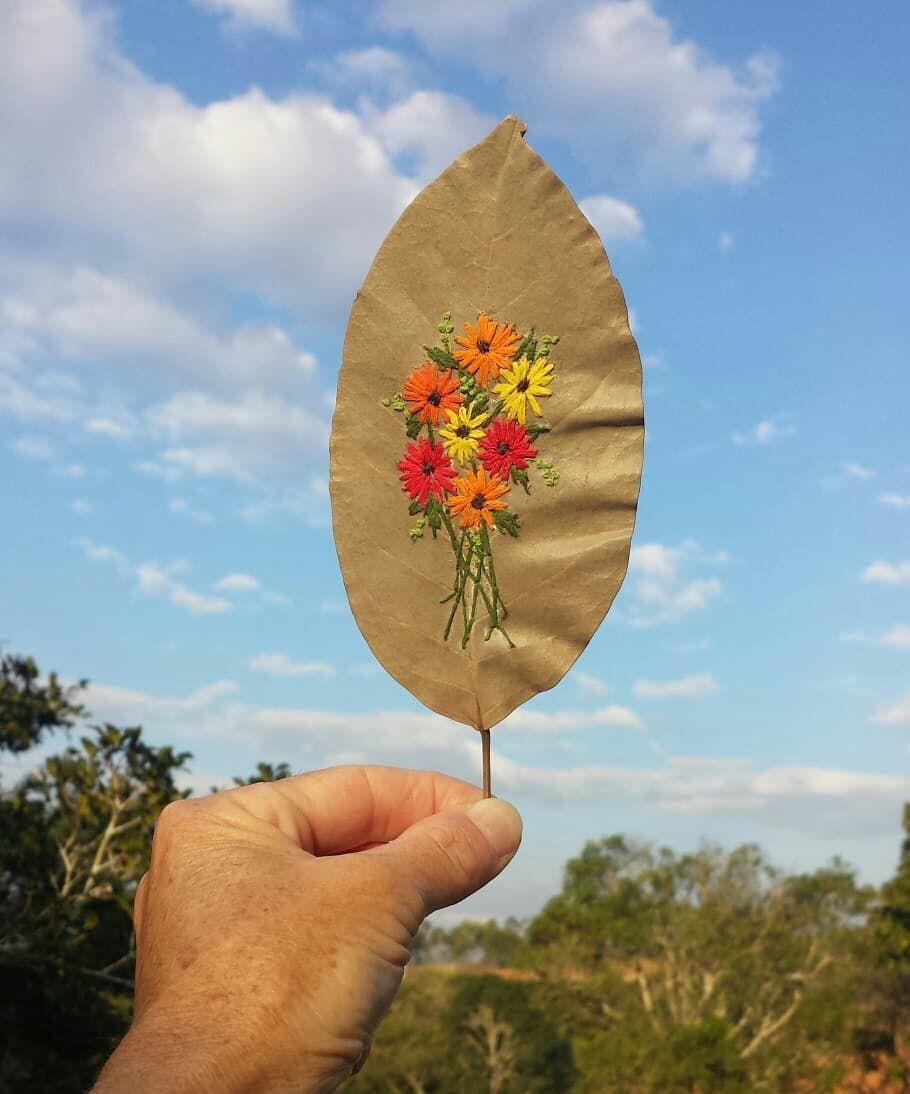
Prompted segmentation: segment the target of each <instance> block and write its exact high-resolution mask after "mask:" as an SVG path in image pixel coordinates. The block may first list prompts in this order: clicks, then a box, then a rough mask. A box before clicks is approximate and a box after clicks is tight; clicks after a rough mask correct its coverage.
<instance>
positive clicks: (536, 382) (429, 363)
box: [382, 312, 559, 649]
mask: <svg viewBox="0 0 910 1094" xmlns="http://www.w3.org/2000/svg"><path fill="white" fill-rule="evenodd" d="M437 329H438V331H439V342H440V345H437V346H424V347H423V349H424V353H425V355H426V359H425V360H424V362H423V364H421V365H420V366H419V368H416V369H414V370H413V371H412V372H411V373H410V374H409V375H408V377H407V378H406V379H405V382H404V384H403V385H402V388H401V391H400V392H399V393H396V394H395V395H392V396H390V397H389V398H386V399H383V400H382V403H383V406H386V407H388V408H389V409H390V410H393V411H396V412H398V413H399V414H403V415H404V417H405V434H406V437H407V438H408V439H409V443H406V445H405V449H404V454H403V455H402V457H401V459H400V460H399V461H398V463H397V464H396V467H397V469H398V472H399V479H400V480H401V484H402V487H401V488H402V491H403V492H404V493H405V494H407V495H408V497H409V498H410V499H411V502H410V505H409V507H408V512H409V514H410V515H411V516H412V517H416V518H417V520H416V523H415V525H414V527H413V528H411V529H410V531H409V533H408V534H409V535H410V537H411V540H412V541H413V542H415V543H416V542H417V540H419V539H423V538H424V531H425V529H427V528H429V529H430V532H431V533H432V537H433V539H436V538H437V533H439V532H440V531H442V530H445V533H446V534H447V536H448V539H449V543H450V546H451V549H452V553H453V555H454V561H455V573H454V577H453V581H452V592H451V593H449V595H448V596H447V597H446V598H445V599H444V600H443V601H442V603H443V604H449V605H450V606H449V609H448V612H449V614H448V618H447V619H446V622H445V625H444V629H443V637H444V638H445V639H446V640H448V638H449V635H450V634H451V632H452V627H453V625H454V623H455V620H456V618H457V617H458V616H459V614H460V616H461V628H462V634H461V646H462V649H464V648H465V647H466V646H467V644H468V641H469V640H470V638H471V634H472V633H473V630H474V625H475V623H476V621H477V613H478V611H482V612H485V613H486V630H485V633H484V640H485V641H489V639H490V637H491V636H492V635H493V633H494V632H498V633H499V634H501V635H502V637H503V638H504V639H505V640H506V642H507V643H508V644H509V646H510V647H511V648H513V649H514V646H515V643H514V642H513V641H512V639H511V638H510V637H509V635H508V632H507V631H506V629H505V626H504V623H505V620H506V617H507V615H508V612H507V610H506V605H505V602H504V601H503V598H502V594H501V592H500V589H499V584H498V582H497V580H496V570H495V568H494V565H493V542H494V539H495V538H496V536H495V533H497V532H498V533H499V534H501V535H505V536H511V537H513V538H514V537H517V536H518V535H519V532H520V529H521V521H520V520H519V517H518V514H517V513H516V512H515V511H513V510H512V509H510V508H509V506H510V504H513V501H512V498H511V488H512V486H513V485H515V486H520V487H521V488H522V489H523V490H524V492H525V494H530V493H531V479H530V475H529V471H530V470H531V469H533V470H534V471H536V472H538V473H539V475H540V478H541V480H542V481H543V483H544V485H545V486H547V487H553V486H556V485H557V483H558V482H559V472H558V471H557V470H556V468H554V467H553V464H552V463H551V462H550V461H549V460H547V459H545V458H544V457H542V456H539V455H538V448H537V443H539V441H540V438H541V437H543V436H545V435H546V434H547V433H549V432H550V427H549V426H548V425H547V423H546V422H544V421H538V422H531V423H529V422H528V414H529V412H530V413H531V414H533V415H535V416H536V417H537V418H542V417H543V409H542V406H541V403H540V400H541V399H545V398H549V397H550V396H551V395H552V391H551V388H552V385H553V379H554V373H555V367H554V364H553V362H552V361H551V360H550V350H551V349H552V347H553V346H554V345H556V343H557V342H558V341H559V339H558V338H557V337H554V336H553V335H545V336H544V337H542V338H540V339H539V340H538V338H537V336H536V335H535V332H534V330H533V329H531V330H530V331H528V333H527V334H525V335H524V336H522V335H521V334H520V333H519V332H518V331H516V329H515V327H514V326H513V325H512V324H511V323H500V322H497V321H496V320H495V319H493V318H492V317H491V316H489V315H486V314H485V313H482V314H480V315H478V316H477V322H476V324H473V325H472V324H471V323H467V322H466V323H465V325H464V329H465V333H464V335H459V336H458V337H456V338H455V339H454V340H453V338H452V334H453V333H454V330H455V328H454V326H453V325H452V314H451V312H445V313H444V314H443V317H442V322H441V323H440V324H439V326H438V328H437ZM453 341H454V344H455V346H456V347H460V348H454V347H453ZM434 426H435V427H436V429H435V430H434ZM437 430H438V436H437Z"/></svg>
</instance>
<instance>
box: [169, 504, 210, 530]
mask: <svg viewBox="0 0 910 1094" xmlns="http://www.w3.org/2000/svg"><path fill="white" fill-rule="evenodd" d="M167 507H168V509H169V510H170V511H171V512H172V513H178V514H179V515H180V516H183V517H186V518H187V520H192V521H195V522H196V524H207V525H212V524H214V523H215V518H214V517H213V516H212V514H211V513H209V512H208V511H207V510H205V509H197V508H196V507H195V505H193V503H192V502H191V501H189V500H188V499H187V498H171V500H170V501H169V502H168V503H167Z"/></svg>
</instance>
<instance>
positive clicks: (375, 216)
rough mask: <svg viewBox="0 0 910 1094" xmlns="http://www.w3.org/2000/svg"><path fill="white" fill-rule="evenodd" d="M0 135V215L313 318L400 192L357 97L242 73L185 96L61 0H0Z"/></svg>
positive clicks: (399, 179)
mask: <svg viewBox="0 0 910 1094" xmlns="http://www.w3.org/2000/svg"><path fill="white" fill-rule="evenodd" d="M23 116H27V117H28V119H29V124H28V125H27V126H24V125H22V122H21V119H22V117H23ZM0 147H2V148H3V150H4V163H5V170H4V174H3V179H2V181H0V215H3V216H4V217H5V218H7V219H8V220H10V221H13V222H15V223H17V224H18V225H20V227H21V229H22V231H23V232H26V231H29V230H31V231H33V232H34V233H36V235H37V237H38V238H37V239H36V240H35V244H36V245H37V244H39V243H40V242H41V241H42V240H43V239H44V238H45V237H47V238H49V239H51V240H53V243H54V246H55V247H56V248H57V249H58V251H60V252H63V251H65V250H72V249H73V248H74V247H75V246H76V245H78V247H79V250H80V253H85V250H86V249H87V248H88V247H89V246H91V247H93V248H94V249H96V250H98V249H101V250H103V252H104V253H106V254H111V255H116V256H117V261H118V262H119V263H120V264H121V265H122V266H124V267H125V268H128V269H129V270H130V271H131V275H135V277H136V278H138V277H140V276H141V278H142V279H143V280H144V281H145V282H146V283H154V282H156V281H157V282H161V283H167V284H168V285H169V287H170V288H171V289H172V291H173V292H175V293H178V292H179V291H180V289H181V287H182V286H185V285H189V284H192V283H194V282H195V281H196V280H198V278H199V277H200V276H210V277H212V278H214V279H215V281H216V282H217V283H218V284H225V283H228V284H231V285H232V286H233V287H234V288H235V289H240V290H243V289H249V290H252V291H257V292H264V293H267V294H270V295H272V296H273V297H274V298H276V299H278V300H280V301H283V302H285V303H287V304H288V305H289V306H291V307H294V308H297V309H298V310H299V312H300V314H302V315H306V316H310V317H315V318H317V319H319V320H321V321H324V320H325V318H326V316H327V315H337V314H339V312H340V311H341V310H342V309H343V308H344V307H346V305H347V302H348V300H349V299H350V297H351V295H352V294H353V291H354V288H355V286H356V280H357V278H358V277H360V276H362V272H363V270H365V269H366V266H367V264H368V262H369V259H370V258H371V256H372V255H373V254H374V253H375V251H376V248H377V246H378V244H379V242H380V240H381V239H382V237H383V236H384V234H385V232H386V231H387V229H388V226H389V225H390V224H391V223H392V222H393V221H394V219H395V218H396V216H397V215H398V213H399V212H400V211H401V209H402V208H403V207H404V205H405V204H406V203H407V201H408V200H410V198H411V197H412V196H413V194H414V192H415V185H414V182H413V181H412V180H410V179H408V178H406V177H403V176H402V175H400V174H399V173H398V172H397V171H396V169H395V167H394V165H393V164H392V162H391V161H390V159H389V156H388V154H387V152H386V151H385V150H384V148H383V146H382V145H381V143H380V142H379V140H378V139H377V137H376V136H375V135H374V134H373V133H371V132H370V131H369V128H368V126H367V125H366V124H365V123H364V120H363V119H362V118H361V117H360V116H359V115H358V114H357V113H355V112H353V111H348V110H341V109H338V108H337V107H335V106H334V105H333V103H332V102H331V101H330V100H329V99H327V98H326V97H325V96H322V95H312V94H304V95H296V94H291V95H287V96H285V97H284V98H282V99H273V98H270V97H269V96H268V95H266V94H265V93H264V92H262V91H261V90H259V89H257V88H251V89H250V90H249V91H247V92H245V93H244V94H240V95H236V96H234V97H232V98H230V99H223V100H219V101H214V102H211V103H208V104H206V105H196V104H195V103H192V102H190V101H189V100H188V99H187V98H185V97H184V96H183V95H182V94H181V93H180V92H179V91H177V90H176V89H175V88H173V87H171V86H167V85H165V84H160V83H156V82H155V81H153V80H151V79H149V78H148V77H146V76H144V75H143V74H142V73H140V72H139V71H137V70H136V68H135V67H134V66H133V65H131V64H130V63H129V62H128V61H127V60H126V59H125V58H124V57H123V56H122V55H121V54H119V53H118V51H117V49H116V45H115V40H114V36H113V33H112V30H111V21H110V20H109V19H106V18H103V17H102V16H101V15H100V14H98V13H97V11H94V10H89V9H87V8H84V7H82V6H81V5H80V4H78V3H76V2H75V0H42V3H41V5H40V6H37V5H35V4H34V2H33V0H7V2H6V3H4V4H2V5H0ZM61 179H65V180H66V185H65V186H62V185H61ZM364 194H369V200H368V201H365V200H364ZM264 195H267V200H265V199H264ZM138 210H141V215H138V214H137V211H138ZM30 249H31V250H32V251H33V252H34V251H35V250H36V246H32V247H30ZM105 320H106V322H113V323H116V316H111V315H109V314H108V315H106V316H105Z"/></svg>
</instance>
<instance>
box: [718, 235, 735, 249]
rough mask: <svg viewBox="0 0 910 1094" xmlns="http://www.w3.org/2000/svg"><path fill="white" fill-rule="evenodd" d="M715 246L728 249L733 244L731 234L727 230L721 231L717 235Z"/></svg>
mask: <svg viewBox="0 0 910 1094" xmlns="http://www.w3.org/2000/svg"><path fill="white" fill-rule="evenodd" d="M717 246H718V247H719V248H720V249H721V250H722V251H729V250H730V249H731V248H732V246H733V236H732V235H731V234H730V233H729V232H721V233H720V235H719V236H718V237H717Z"/></svg>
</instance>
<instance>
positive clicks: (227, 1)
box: [192, 0, 298, 36]
mask: <svg viewBox="0 0 910 1094" xmlns="http://www.w3.org/2000/svg"><path fill="white" fill-rule="evenodd" d="M192 2H193V3H194V4H195V5H196V7H199V8H205V9H207V10H208V11H211V12H214V13H215V14H216V15H226V16H227V17H228V21H227V26H228V28H230V29H233V30H249V29H257V30H269V31H272V32H273V33H275V34H281V35H286V36H294V35H296V34H297V33H298V28H297V24H296V22H295V20H294V10H293V8H292V6H291V0H192Z"/></svg>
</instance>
